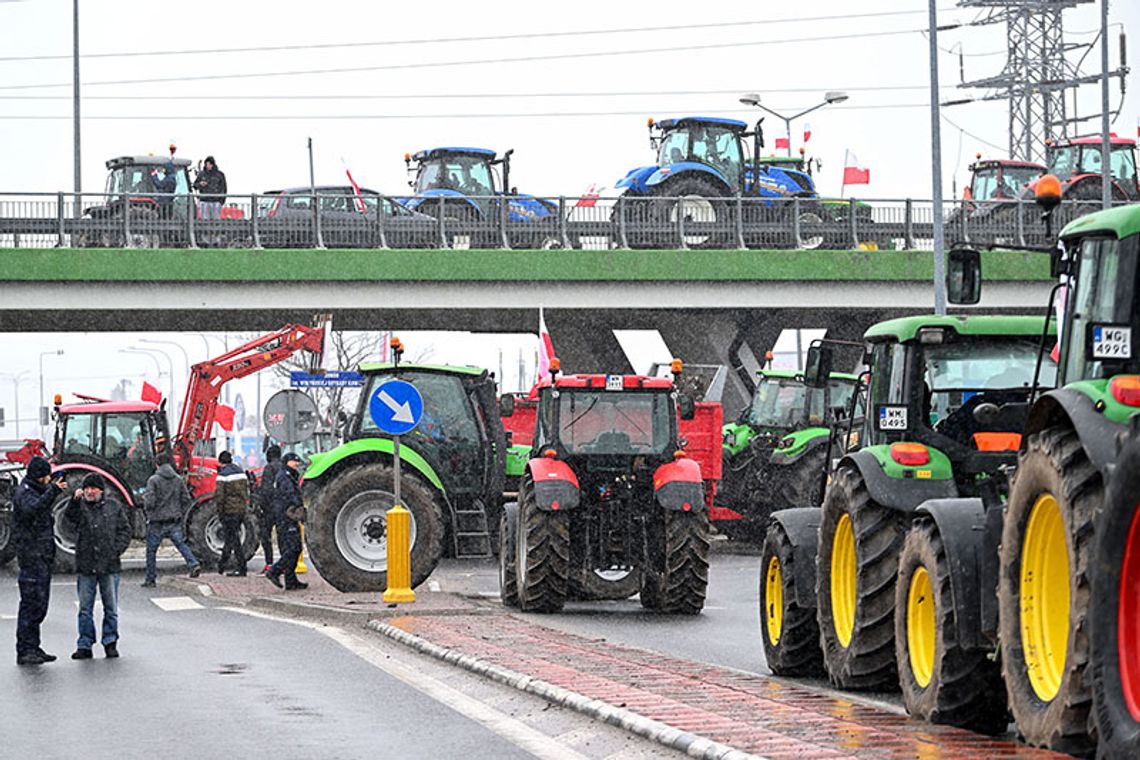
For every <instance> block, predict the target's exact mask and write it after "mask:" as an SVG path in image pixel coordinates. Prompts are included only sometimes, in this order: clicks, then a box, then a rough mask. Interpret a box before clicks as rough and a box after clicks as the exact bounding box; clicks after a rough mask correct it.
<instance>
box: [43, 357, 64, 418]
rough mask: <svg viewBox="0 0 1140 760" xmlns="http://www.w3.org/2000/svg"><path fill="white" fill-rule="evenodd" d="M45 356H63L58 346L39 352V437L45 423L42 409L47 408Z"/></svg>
mask: <svg viewBox="0 0 1140 760" xmlns="http://www.w3.org/2000/svg"><path fill="white" fill-rule="evenodd" d="M45 356H63V349H62V348H59V349H56V350H55V351H42V352H40V418H39V423H40V438H43V437H44V429H45V423H44V416H43V410H44V409H45V408H47V404H45V403H44V357H45Z"/></svg>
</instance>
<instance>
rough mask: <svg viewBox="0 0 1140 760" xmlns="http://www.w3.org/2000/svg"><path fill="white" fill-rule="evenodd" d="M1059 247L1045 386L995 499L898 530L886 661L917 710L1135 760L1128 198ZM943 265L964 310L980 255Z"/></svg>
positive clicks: (966, 254) (1134, 433) (1136, 246)
mask: <svg viewBox="0 0 1140 760" xmlns="http://www.w3.org/2000/svg"><path fill="white" fill-rule="evenodd" d="M1060 239H1061V243H1062V245H1060V246H1058V247H1057V248H1056V249H1055V250H1054V251H1053V252H1052V270H1053V272H1054V274H1056V275H1057V276H1059V277H1060V278H1061V279H1062V285H1064V286H1065V290H1066V291H1067V293H1066V296H1065V298H1064V300H1063V301H1062V303H1063V314H1064V317H1063V319H1062V321H1061V324H1062V328H1061V331H1060V332H1061V344H1060V355H1059V359H1060V361H1059V373H1058V387H1057V388H1056V389H1055V390H1050V391H1048V392H1046V393H1044V394H1041V395H1040V396H1039V397H1038V398H1036V399H1035V401H1034V402H1033V404H1032V407H1031V408H1030V410H1029V413H1028V417H1027V424H1026V429H1025V438H1024V442H1023V444H1022V446H1021V451H1020V456H1019V459H1018V464H1017V471H1016V474H1015V475H1014V477H1013V480H1012V484H1011V486H1010V489H1009V495H1008V500H1007V501H1006V502H1005V503H1002V502H1001V501H1000V500H996V499H993V498H992V497H991V498H983V499H980V500H973V501H970V500H956V501H954V502H947V503H942V504H932V505H929V508H928V509H927V510H926V514H924V515H923V517H921V518H920V519H919V520H918V521H916V523H915V524H914V525H913V527H912V528H911V530H910V534H909V535H908V536H907V537H906V542H905V545H904V548H903V560H902V563H901V566H900V569H899V576H898V585H897V591H896V597H895V598H896V602H897V605H898V617H897V623H896V626H895V631H896V635H897V636H898V641H897V644H896V647H897V661H898V663H899V669H900V676H901V683H902V686H903V694H904V697H905V699H906V704H907V708H908V709H909V710H910V712H911V713H912V714H914V715H918V716H920V717H924V718H927V719H929V720H935V721H938V722H946V723H954V724H959V725H970V724H971V723H972V722H973V719H971V716H972V715H977V716H978V717H977V718H976V720H983V721H984V720H987V717H986V715H985V713H988V714H989V715H988V722H990V723H992V724H993V725H996V724H998V723H1000V722H1001V721H1002V719H1003V718H1004V716H1005V706H1006V701H1007V698H1008V709H1009V712H1010V713H1012V716H1013V719H1014V722H1015V723H1016V724H1017V730H1018V733H1019V734H1020V735H1021V736H1022V737H1023V738H1024V739H1025V740H1026V741H1027V742H1029V743H1030V744H1033V745H1036V746H1041V747H1048V748H1050V749H1054V750H1059V751H1064V752H1071V753H1075V754H1087V753H1091V752H1092V751H1093V748H1094V744H1099V746H1097V748H1096V749H1097V752H1098V755H1099V756H1103V757H1114V758H1115V757H1137V756H1140V655H1138V653H1140V565H1138V562H1140V527H1138V526H1140V518H1138V517H1137V515H1138V510H1137V507H1138V504H1137V492H1136V487H1137V482H1138V477H1137V473H1138V471H1140V468H1138V451H1137V449H1138V448H1140V447H1138V446H1137V437H1138V433H1140V415H1138V414H1137V412H1140V357H1138V356H1137V354H1136V353H1134V349H1133V346H1134V345H1135V342H1136V331H1137V325H1138V324H1140V301H1138V300H1137V297H1136V293H1137V283H1138V279H1140V266H1138V264H1137V261H1138V259H1140V205H1132V206H1125V207H1121V208H1117V209H1112V210H1106V211H1100V212H1097V213H1094V214H1090V215H1088V216H1085V217H1082V218H1080V219H1077V220H1075V221H1073V222H1071V223H1069V224H1068V225H1067V226H1066V227H1065V228H1064V229H1063V230H1062V232H1061V235H1060ZM950 262H951V265H950V267H949V268H948V271H949V273H950V274H951V275H954V277H953V278H950V279H949V280H948V284H950V285H953V284H954V283H955V282H957V283H971V284H972V285H973V286H972V287H971V288H968V290H971V291H972V293H971V294H970V296H969V297H968V298H966V299H964V300H963V301H962V302H976V300H977V295H978V292H977V291H978V288H980V282H981V280H980V274H981V272H980V257H979V255H978V253H977V252H976V251H968V250H960V251H952V252H951V258H950ZM1059 289H1060V286H1059V288H1058V290H1059ZM1056 292H1057V290H1055V291H1054V293H1056ZM950 293H951V296H952V297H953V296H954V295H955V290H954V288H953V287H951V288H950ZM1042 348H1043V349H1044V346H1043V347H1042ZM1118 450H1119V453H1118ZM983 496H984V495H983ZM995 650H996V652H997V654H998V655H999V657H998V659H999V661H1000V671H999V666H998V665H997V664H995V663H993V662H991V658H992V655H993V653H994V652H995ZM999 678H1000V680H1001V681H1004V688H1002V685H1001V683H1000V682H998V680H997V679H999ZM983 681H984V682H985V683H987V684H991V685H992V687H993V688H992V690H991V691H983V690H982V689H981V688H980V683H981V682H983ZM999 695H1000V698H999ZM971 702H972V703H975V704H974V705H973V706H971V707H967V705H968V704H969V703H971ZM1094 707H1095V709H1094Z"/></svg>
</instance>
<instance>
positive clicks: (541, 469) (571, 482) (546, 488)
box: [526, 457, 582, 511]
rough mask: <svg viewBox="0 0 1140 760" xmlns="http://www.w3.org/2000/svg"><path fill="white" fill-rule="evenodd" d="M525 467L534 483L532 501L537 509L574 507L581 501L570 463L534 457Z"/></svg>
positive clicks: (547, 509) (576, 478) (551, 509)
mask: <svg viewBox="0 0 1140 760" xmlns="http://www.w3.org/2000/svg"><path fill="white" fill-rule="evenodd" d="M526 468H527V471H528V472H530V477H531V481H532V482H533V483H534V502H535V504H536V505H537V506H538V508H539V509H541V510H544V511H553V510H556V509H559V510H561V509H574V508H575V507H577V506H578V504H579V503H581V500H582V499H581V493H580V492H579V490H578V476H577V475H575V474H574V471H573V470H572V469H570V465H568V464H566V463H565V462H560V461H558V460H557V459H547V458H545V457H536V458H535V459H532V460H530V461H529V462H528V463H527V466H526Z"/></svg>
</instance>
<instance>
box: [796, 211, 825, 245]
mask: <svg viewBox="0 0 1140 760" xmlns="http://www.w3.org/2000/svg"><path fill="white" fill-rule="evenodd" d="M827 218H828V215H827V212H826V211H825V210H824V209H823V207H822V206H820V205H819V204H818V203H803V202H801V203H800V238H799V240H796V241H794V243H795V245H794V246H793V247H794V248H800V249H802V250H808V251H814V250H817V249H819V248H822V247H823V244H824V242H826V240H827V235H826V234H825V228H824V224H825V221H826V220H827ZM809 226H810V228H811V229H810V230H805V229H804V227H809Z"/></svg>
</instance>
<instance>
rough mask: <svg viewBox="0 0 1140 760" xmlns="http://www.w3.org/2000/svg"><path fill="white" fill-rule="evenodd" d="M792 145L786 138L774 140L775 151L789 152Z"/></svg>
mask: <svg viewBox="0 0 1140 760" xmlns="http://www.w3.org/2000/svg"><path fill="white" fill-rule="evenodd" d="M791 147H792V143H791V141H790V140H788V138H786V137H777V138H776V150H791Z"/></svg>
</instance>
